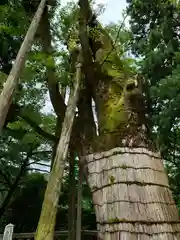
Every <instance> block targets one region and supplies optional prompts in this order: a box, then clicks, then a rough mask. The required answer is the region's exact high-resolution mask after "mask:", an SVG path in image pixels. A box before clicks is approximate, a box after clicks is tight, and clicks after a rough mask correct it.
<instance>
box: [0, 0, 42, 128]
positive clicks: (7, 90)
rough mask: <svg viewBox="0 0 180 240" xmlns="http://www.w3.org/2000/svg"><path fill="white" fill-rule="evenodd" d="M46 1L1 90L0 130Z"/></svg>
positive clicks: (35, 16)
mask: <svg viewBox="0 0 180 240" xmlns="http://www.w3.org/2000/svg"><path fill="white" fill-rule="evenodd" d="M45 3H46V0H41V2H40V4H39V7H38V9H37V12H36V13H35V15H34V18H33V20H32V22H31V25H30V27H29V29H28V32H27V34H26V37H25V39H24V41H23V43H22V45H21V48H20V50H19V52H18V55H17V57H16V60H15V63H14V65H13V67H12V70H11V72H10V74H9V76H8V78H7V80H6V83H5V84H4V87H3V90H2V92H1V95H0V130H1V129H2V127H3V125H4V122H5V119H6V116H7V113H8V110H9V107H10V105H11V102H12V98H13V93H14V91H15V88H16V87H17V85H18V78H19V76H20V73H21V70H22V68H23V66H24V62H25V58H26V54H27V52H28V50H29V48H30V47H31V45H32V42H33V39H34V36H35V34H36V31H37V28H38V26H39V23H40V20H41V16H42V13H43V11H44V7H45Z"/></svg>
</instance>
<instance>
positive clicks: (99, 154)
mask: <svg viewBox="0 0 180 240" xmlns="http://www.w3.org/2000/svg"><path fill="white" fill-rule="evenodd" d="M80 8H81V18H80V24H81V31H80V40H81V44H82V49H83V56H84V62H85V63H84V65H85V66H84V68H85V74H86V76H87V78H86V81H87V82H88V83H89V84H91V85H90V88H89V91H91V93H92V95H91V96H92V97H93V98H94V101H95V104H96V111H97V118H98V129H99V136H98V137H97V138H96V139H95V141H94V146H93V143H92V149H93V151H92V153H93V154H90V155H88V156H86V157H85V158H84V161H85V167H86V170H87V171H86V173H87V179H88V183H89V186H90V188H91V192H92V195H93V202H94V205H95V211H96V219H97V223H98V230H99V231H100V234H99V237H100V239H106V238H108V239H119V238H126V239H132V238H133V237H142V238H143V239H145V238H150V237H155V236H156V237H158V238H161V237H162V238H171V239H176V238H178V237H179V236H180V225H179V216H178V212H177V208H176V206H175V203H174V200H173V198H172V193H171V191H170V188H169V184H168V178H167V175H166V173H165V170H164V166H163V163H162V160H161V157H160V155H159V154H157V153H156V150H155V148H154V146H153V143H152V142H151V141H150V139H149V136H148V121H147V119H146V116H145V113H146V109H145V103H144V98H143V94H142V90H141V81H140V78H136V77H135V76H133V73H132V72H129V71H127V70H126V69H124V67H123V65H124V64H123V58H118V57H117V53H116V49H115V47H114V46H113V42H112V40H111V38H110V37H109V35H108V34H107V32H106V31H105V30H104V29H103V28H102V26H101V25H100V23H98V21H97V20H96V17H95V16H94V15H93V14H92V11H91V9H90V6H89V3H88V1H80ZM86 24H87V25H88V28H87V29H86ZM89 39H90V40H91V42H90V44H89ZM91 51H92V53H93V57H94V59H93V60H92V55H91ZM87 56H88V57H87ZM90 70H91V72H89V71H90ZM89 76H90V78H89ZM137 193H138V194H137ZM167 196H168V197H167ZM152 207H153V208H155V209H157V211H155V212H152V210H151V209H152ZM154 226H156V227H154ZM173 229H176V230H173Z"/></svg>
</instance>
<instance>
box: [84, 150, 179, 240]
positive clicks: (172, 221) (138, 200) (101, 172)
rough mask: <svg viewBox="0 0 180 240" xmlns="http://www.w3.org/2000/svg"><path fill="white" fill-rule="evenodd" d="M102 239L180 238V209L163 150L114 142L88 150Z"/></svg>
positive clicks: (90, 178) (91, 186)
mask: <svg viewBox="0 0 180 240" xmlns="http://www.w3.org/2000/svg"><path fill="white" fill-rule="evenodd" d="M85 166H86V167H87V170H88V183H89V186H90V188H91V192H92V195H93V202H94V206H95V211H96V220H97V227H98V230H99V232H100V233H99V238H100V239H103V240H105V239H109V240H117V239H126V240H134V239H142V240H150V239H153V240H160V239H163V240H165V239H167V240H173V239H180V224H179V216H178V211H177V208H176V206H175V203H174V200H173V198H172V194H171V191H170V188H169V183H168V178H167V175H166V173H165V170H164V166H163V162H162V159H161V158H160V156H159V154H156V153H153V152H152V151H150V150H147V149H146V148H114V149H111V150H109V151H105V152H100V153H95V154H91V155H88V156H86V158H85Z"/></svg>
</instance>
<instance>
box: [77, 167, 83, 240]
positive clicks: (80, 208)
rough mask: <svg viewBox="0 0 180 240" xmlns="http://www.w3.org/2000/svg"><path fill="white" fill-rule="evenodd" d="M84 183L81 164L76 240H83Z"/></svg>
mask: <svg viewBox="0 0 180 240" xmlns="http://www.w3.org/2000/svg"><path fill="white" fill-rule="evenodd" d="M82 181H83V171H82V166H81V164H80V162H79V179H78V195H77V218H76V240H81V220H82Z"/></svg>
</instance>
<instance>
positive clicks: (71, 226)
mask: <svg viewBox="0 0 180 240" xmlns="http://www.w3.org/2000/svg"><path fill="white" fill-rule="evenodd" d="M68 197H69V199H68V201H69V208H68V240H75V219H76V218H75V216H76V211H75V209H76V205H75V203H76V179H75V156H74V152H71V153H70V159H69V196H68Z"/></svg>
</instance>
